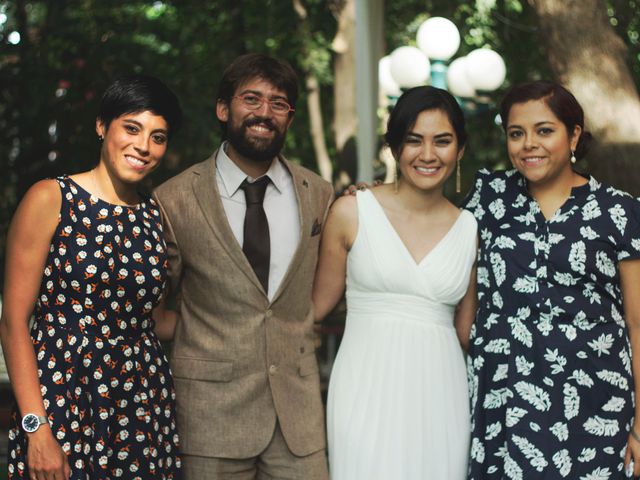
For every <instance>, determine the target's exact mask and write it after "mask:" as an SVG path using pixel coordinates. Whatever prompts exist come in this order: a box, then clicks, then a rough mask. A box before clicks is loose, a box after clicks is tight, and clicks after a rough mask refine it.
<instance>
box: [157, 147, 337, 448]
mask: <svg viewBox="0 0 640 480" xmlns="http://www.w3.org/2000/svg"><path fill="white" fill-rule="evenodd" d="M215 158H216V154H215V153H214V154H213V156H211V157H210V158H209V159H207V160H206V161H204V162H202V163H199V164H197V165H194V166H193V167H191V168H189V169H188V170H186V171H184V172H182V173H181V174H179V175H177V176H176V177H174V178H172V179H170V180H168V181H167V182H166V183H164V184H162V185H161V186H160V187H158V189H157V190H156V191H155V193H154V196H155V198H156V200H157V201H158V203H159V205H160V207H161V210H162V214H163V218H164V225H165V238H166V241H167V247H168V252H169V283H170V289H171V291H172V292H173V293H175V294H176V296H177V298H178V310H179V313H180V320H179V322H178V325H177V328H176V334H175V339H174V345H173V352H172V355H171V367H172V370H173V375H174V381H175V387H176V395H177V415H178V427H179V433H180V443H181V450H182V451H183V452H184V453H186V454H189V455H199V456H205V457H220V458H248V457H253V456H257V455H258V454H259V453H260V452H262V451H263V450H264V449H265V448H266V446H267V445H268V443H269V441H270V439H271V435H272V434H273V431H274V427H275V423H276V419H277V420H278V422H279V423H280V426H281V429H282V433H283V435H284V438H285V441H286V442H287V445H288V447H289V449H290V450H291V451H292V452H293V453H294V454H295V455H298V456H304V455H308V454H310V453H313V452H316V451H318V450H321V449H322V448H324V447H325V428H324V413H323V406H322V401H321V398H320V387H319V375H318V364H317V361H316V356H315V347H314V334H313V313H312V311H311V285H312V281H313V277H314V273H315V269H316V262H317V256H318V244H319V240H320V230H321V226H322V224H323V222H324V219H325V218H326V215H327V211H328V208H329V205H330V203H331V201H332V199H333V190H332V188H331V186H330V185H329V183H327V182H326V181H324V180H322V179H321V178H320V177H319V176H317V175H316V174H314V173H312V172H311V171H309V170H307V169H305V168H302V167H300V166H298V165H295V164H292V163H289V162H287V161H286V160H285V159H282V160H283V162H284V164H285V165H286V166H287V167H288V169H289V171H290V172H291V175H292V177H293V183H294V188H295V191H296V197H297V200H298V209H299V215H300V229H301V230H300V242H299V244H298V248H297V250H296V252H295V254H294V256H293V259H292V260H291V264H290V265H289V269H288V271H287V273H286V275H285V277H284V279H283V280H282V283H281V284H280V287H279V289H278V291H277V292H276V294H275V296H274V298H273V300H272V301H271V302H270V301H269V299H268V298H267V295H266V293H265V291H264V290H263V288H262V286H261V284H260V282H259V281H258V278H257V277H256V275H255V273H254V272H253V270H252V268H251V266H250V265H249V262H248V261H247V259H246V257H245V255H244V253H243V252H242V249H241V247H240V245H239V244H238V242H237V240H236V239H235V237H234V236H233V232H232V231H231V227H230V226H229V222H228V221H227V217H226V214H225V211H224V207H223V205H222V201H221V199H220V194H219V192H218V188H217V183H216V177H215V176H216V167H215Z"/></svg>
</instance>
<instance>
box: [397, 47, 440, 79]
mask: <svg viewBox="0 0 640 480" xmlns="http://www.w3.org/2000/svg"><path fill="white" fill-rule="evenodd" d="M429 68H430V65H429V59H428V58H427V57H425V56H424V53H422V52H421V51H420V50H418V49H417V48H416V47H398V48H396V49H395V50H394V51H393V52H391V64H390V68H389V70H390V71H391V76H392V77H393V79H394V80H395V81H396V83H397V84H398V85H399V86H400V88H411V87H417V86H418V85H424V84H425V83H427V80H429V75H430V72H429Z"/></svg>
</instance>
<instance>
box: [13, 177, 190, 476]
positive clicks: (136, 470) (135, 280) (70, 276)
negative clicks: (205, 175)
mask: <svg viewBox="0 0 640 480" xmlns="http://www.w3.org/2000/svg"><path fill="white" fill-rule="evenodd" d="M57 182H58V184H59V185H60V189H61V192H62V207H61V210H60V217H59V223H58V226H57V227H56V231H55V233H54V236H53V238H52V240H51V247H50V251H49V255H48V258H47V261H46V265H45V269H44V273H43V277H42V283H41V286H40V293H39V297H38V302H37V305H36V309H35V312H34V315H35V322H34V325H33V328H32V330H31V337H32V341H33V345H34V349H35V352H36V358H37V364H38V375H39V377H40V385H41V393H42V397H43V400H44V406H45V408H46V411H47V416H48V418H49V422H50V424H51V428H52V431H53V434H54V436H55V438H56V439H57V440H58V442H59V443H60V445H61V446H62V448H63V450H64V451H65V452H66V453H67V455H68V461H69V466H70V468H71V479H72V480H97V479H105V480H106V479H130V480H148V479H151V478H153V479H165V480H169V479H177V478H179V469H180V460H179V457H178V451H177V447H178V435H177V431H176V423H175V418H174V415H175V408H174V401H175V400H174V399H175V393H174V389H173V382H172V379H171V372H170V370H169V365H168V363H167V359H166V358H165V355H164V352H163V349H162V346H161V344H160V342H159V341H158V338H157V337H156V336H155V333H154V332H153V326H154V323H153V320H152V319H151V310H152V309H153V307H155V306H156V305H157V304H158V302H159V300H160V297H161V295H162V291H163V286H164V282H165V272H166V257H167V255H166V247H165V244H164V240H163V238H162V226H161V222H160V212H159V209H158V207H157V206H156V204H155V202H154V201H153V200H152V199H147V200H145V201H144V202H143V203H140V204H138V205H136V206H120V205H112V204H110V203H107V202H105V201H103V200H100V199H98V198H96V197H94V196H92V195H90V194H89V193H88V192H86V191H85V190H83V189H82V188H81V187H80V186H79V185H78V184H76V183H75V182H74V181H73V180H72V179H70V178H68V177H60V178H58V179H57ZM19 420H20V416H19V414H18V412H17V411H14V414H13V419H12V428H11V430H10V431H9V455H8V470H9V479H28V478H30V477H29V471H28V468H27V438H26V435H25V433H24V431H23V430H22V428H21V427H20V426H19V425H20V423H19Z"/></svg>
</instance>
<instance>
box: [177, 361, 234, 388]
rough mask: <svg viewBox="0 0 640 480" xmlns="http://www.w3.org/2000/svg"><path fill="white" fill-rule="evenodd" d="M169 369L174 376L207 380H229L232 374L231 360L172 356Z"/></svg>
mask: <svg viewBox="0 0 640 480" xmlns="http://www.w3.org/2000/svg"><path fill="white" fill-rule="evenodd" d="M171 370H172V372H173V376H174V377H176V378H188V379H191V380H203V381H207V382H229V381H230V380H231V378H232V374H233V362H224V361H223V362H220V361H215V360H205V359H202V358H189V357H174V358H173V359H172V360H171Z"/></svg>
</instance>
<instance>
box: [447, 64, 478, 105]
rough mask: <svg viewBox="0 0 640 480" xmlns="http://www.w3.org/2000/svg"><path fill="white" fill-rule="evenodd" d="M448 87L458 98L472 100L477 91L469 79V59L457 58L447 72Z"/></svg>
mask: <svg viewBox="0 0 640 480" xmlns="http://www.w3.org/2000/svg"><path fill="white" fill-rule="evenodd" d="M447 85H448V86H449V91H450V92H451V93H453V94H454V95H455V96H457V97H462V98H472V97H475V96H476V90H475V88H473V85H471V82H469V78H468V77H467V57H460V58H456V59H455V60H454V61H453V62H451V64H450V65H449V70H447Z"/></svg>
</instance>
